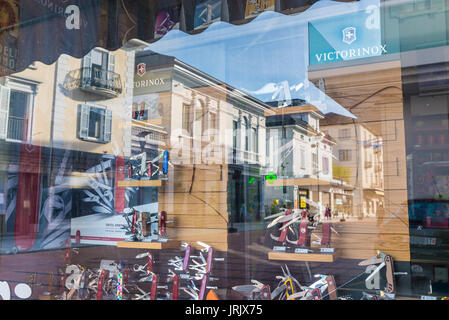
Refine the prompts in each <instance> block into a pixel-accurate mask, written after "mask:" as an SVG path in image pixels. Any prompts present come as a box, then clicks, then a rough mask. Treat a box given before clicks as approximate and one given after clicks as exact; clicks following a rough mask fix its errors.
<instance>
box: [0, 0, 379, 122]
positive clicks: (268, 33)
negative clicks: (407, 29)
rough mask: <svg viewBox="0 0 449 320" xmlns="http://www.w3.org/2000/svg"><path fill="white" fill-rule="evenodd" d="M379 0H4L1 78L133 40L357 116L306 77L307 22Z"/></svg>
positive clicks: (275, 96)
mask: <svg viewBox="0 0 449 320" xmlns="http://www.w3.org/2000/svg"><path fill="white" fill-rule="evenodd" d="M373 1H377V2H378V0H362V1H351V2H347V1H344V2H339V1H328V0H325V1H318V2H315V3H313V4H312V5H307V6H306V7H304V2H303V1H299V0H298V1H289V4H288V5H287V4H286V3H284V2H285V1H283V0H276V1H272V2H273V6H272V7H270V8H268V9H267V10H265V11H263V12H261V11H257V10H256V11H254V12H249V11H248V10H246V11H248V12H245V10H244V9H242V8H246V7H247V8H246V9H248V8H250V7H251V6H250V5H249V4H248V3H250V1H247V2H248V3H246V2H245V1H241V2H242V5H238V6H237V5H236V2H234V1H229V0H201V1H200V0H151V1H149V0H89V1H83V0H64V1H58V0H21V1H14V0H5V1H2V6H3V7H4V9H5V10H4V11H5V12H7V19H4V22H3V24H1V23H0V44H1V45H2V48H1V49H2V50H1V52H2V53H3V57H2V59H0V76H5V75H8V74H12V73H15V72H20V71H22V70H24V69H25V68H27V67H28V66H29V65H31V64H32V63H33V62H35V61H40V62H43V63H45V64H51V63H53V62H55V61H56V60H57V59H58V57H59V56H60V55H62V54H68V55H70V56H73V57H76V58H81V57H83V56H84V55H86V54H87V53H88V52H89V51H90V50H91V49H92V48H94V47H102V48H105V49H107V50H110V51H114V50H116V49H118V48H122V47H125V48H130V47H131V48H132V47H133V45H130V43H131V42H130V41H131V40H132V41H133V43H134V44H136V45H137V44H139V45H145V44H148V43H151V44H150V45H149V46H147V49H148V50H151V51H155V52H157V53H160V54H166V55H172V56H175V57H176V58H177V59H179V60H181V61H183V62H185V63H188V64H190V65H192V66H193V67H195V68H197V69H199V70H201V71H203V72H205V73H208V74H210V75H211V76H213V77H215V78H217V79H219V80H221V81H223V82H225V83H227V84H229V85H231V86H233V87H235V88H237V89H239V90H243V91H244V92H246V93H248V94H249V95H251V96H254V97H255V98H257V99H259V100H262V101H264V102H268V101H277V102H279V103H280V104H286V103H287V104H288V102H289V101H290V100H292V99H302V100H304V101H306V102H307V103H311V104H313V105H315V106H316V107H317V108H318V109H319V110H320V111H321V112H323V113H328V112H335V113H339V114H342V115H344V116H348V117H354V116H353V115H352V114H351V113H350V112H348V111H347V110H345V109H344V108H343V107H341V106H340V105H339V104H338V103H337V102H335V101H334V100H333V99H331V98H330V97H328V96H327V95H325V94H324V95H323V92H322V90H320V89H318V88H317V87H316V86H315V85H314V84H313V83H311V82H309V81H308V79H307V66H308V63H309V62H308V55H309V50H308V23H309V22H310V21H315V20H320V19H321V20H323V19H341V17H342V16H345V15H348V14H352V15H354V14H356V13H357V12H362V11H364V10H365V9H366V8H367V7H368V6H370V5H372V2H373ZM209 2H210V3H209ZM251 3H252V2H251ZM274 4H275V5H274ZM295 6H297V7H298V8H297V9H298V10H293V9H295V8H294V7H295ZM203 7H204V8H203ZM300 8H301V10H299V9H300ZM206 9H207V10H206ZM209 9H210V10H209ZM208 10H209V11H210V12H209V11H208ZM304 10H305V11H304ZM250 11H251V10H250ZM275 11H276V12H275ZM291 12H294V13H295V15H288V14H286V13H291ZM206 13H207V14H206ZM136 45H134V48H135V47H136ZM198 63H199V64H198ZM239 81H240V82H239Z"/></svg>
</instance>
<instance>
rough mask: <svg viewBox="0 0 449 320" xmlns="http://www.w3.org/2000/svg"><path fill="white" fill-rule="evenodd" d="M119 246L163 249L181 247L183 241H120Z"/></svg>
mask: <svg viewBox="0 0 449 320" xmlns="http://www.w3.org/2000/svg"><path fill="white" fill-rule="evenodd" d="M117 247H118V248H134V249H154V250H163V249H168V248H179V247H181V241H173V240H172V241H167V242H145V241H119V242H117Z"/></svg>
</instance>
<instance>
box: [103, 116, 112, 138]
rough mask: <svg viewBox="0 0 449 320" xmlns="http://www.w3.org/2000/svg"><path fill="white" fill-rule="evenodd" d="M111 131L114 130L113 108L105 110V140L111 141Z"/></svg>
mask: <svg viewBox="0 0 449 320" xmlns="http://www.w3.org/2000/svg"><path fill="white" fill-rule="evenodd" d="M111 132H112V110H105V115H104V132H103V142H110V141H111Z"/></svg>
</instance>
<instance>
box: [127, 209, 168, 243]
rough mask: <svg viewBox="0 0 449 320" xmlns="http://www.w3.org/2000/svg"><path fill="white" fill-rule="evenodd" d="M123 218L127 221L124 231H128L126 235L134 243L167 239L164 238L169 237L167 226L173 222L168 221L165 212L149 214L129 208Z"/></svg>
mask: <svg viewBox="0 0 449 320" xmlns="http://www.w3.org/2000/svg"><path fill="white" fill-rule="evenodd" d="M122 216H123V217H124V218H125V220H126V225H123V226H122V229H125V230H126V231H127V232H126V234H127V235H129V236H130V238H131V240H133V241H143V240H145V241H148V240H149V241H158V240H161V239H165V238H164V237H165V236H166V235H167V231H166V230H167V229H166V224H167V223H172V222H173V221H168V220H167V213H166V212H165V211H161V212H160V213H157V212H155V213H149V212H140V211H137V210H135V209H134V208H127V209H125V210H124V212H123V214H122Z"/></svg>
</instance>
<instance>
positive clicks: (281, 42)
mask: <svg viewBox="0 0 449 320" xmlns="http://www.w3.org/2000/svg"><path fill="white" fill-rule="evenodd" d="M373 5H374V6H377V8H378V7H379V0H363V1H359V2H351V3H342V2H335V1H328V0H325V1H318V2H316V3H315V4H314V5H313V6H311V7H310V8H309V9H308V10H306V11H304V12H302V13H300V14H297V15H284V14H281V13H278V12H274V11H265V12H263V13H262V14H260V15H259V16H258V17H256V18H255V19H254V20H252V21H251V22H249V23H246V24H243V25H233V24H230V23H226V22H215V23H213V24H211V25H210V26H209V27H208V28H207V29H206V30H204V31H203V32H201V33H199V34H196V35H189V34H187V33H184V32H182V31H180V30H171V31H170V32H168V33H167V34H166V35H165V36H164V37H163V38H162V39H160V40H159V41H157V42H155V43H153V44H151V45H150V46H149V47H148V48H147V49H146V50H151V51H154V52H157V53H160V54H164V55H169V56H174V57H176V58H177V59H178V60H181V61H183V62H185V63H187V64H189V65H191V66H193V67H195V68H197V69H199V70H201V71H202V72H204V73H207V74H209V75H211V76H213V77H215V78H217V79H218V80H221V81H223V82H225V83H227V84H229V85H231V86H232V87H234V88H236V89H239V90H242V91H244V92H246V93H248V94H249V95H252V96H254V97H255V98H258V99H260V100H262V101H264V102H270V101H289V99H302V100H305V101H306V102H307V103H311V104H314V105H315V106H317V107H318V108H319V109H320V110H321V111H322V112H323V113H330V112H334V113H337V114H341V115H344V116H349V117H355V116H353V115H352V114H351V113H350V112H348V111H347V110H346V109H344V108H343V107H342V106H340V105H339V104H338V103H337V102H335V101H334V100H333V99H331V98H330V97H328V96H327V95H325V94H323V93H322V92H321V90H319V89H318V88H317V87H315V85H314V84H312V83H311V82H310V81H309V80H308V79H307V68H308V64H309V63H308V61H309V57H308V54H309V47H308V43H309V39H308V24H309V22H312V23H314V22H316V26H317V28H318V29H319V28H320V25H326V23H324V24H323V21H332V20H334V21H340V23H341V21H344V20H345V17H348V18H351V17H354V15H357V14H359V13H365V12H366V11H367V8H368V10H369V8H372V7H373ZM323 19H324V20H323ZM352 20H353V18H352ZM349 21H350V22H348V23H350V25H351V23H353V22H351V19H349ZM328 25H329V24H328ZM314 26H315V24H314ZM329 26H330V28H332V24H330V25H329ZM322 31H323V32H322V34H323V35H326V30H322ZM339 32H340V31H339ZM378 34H379V37H375V38H376V39H373V37H372V35H371V39H370V41H371V44H373V41H374V42H375V43H376V44H378V42H379V43H380V29H379V31H378ZM330 37H332V36H330ZM339 39H340V38H339ZM327 42H328V43H330V44H331V45H332V46H333V44H332V43H333V42H335V39H329V41H327ZM359 42H360V40H359ZM365 42H366V39H365ZM359 45H360V44H359ZM280 106H281V104H280Z"/></svg>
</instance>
